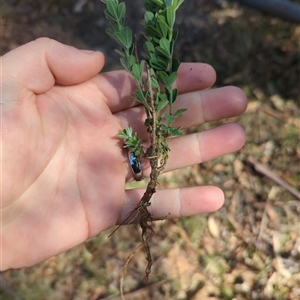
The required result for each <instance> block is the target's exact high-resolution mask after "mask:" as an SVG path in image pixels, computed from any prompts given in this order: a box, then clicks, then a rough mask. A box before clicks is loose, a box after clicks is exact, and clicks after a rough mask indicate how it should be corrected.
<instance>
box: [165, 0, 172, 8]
mask: <svg viewBox="0 0 300 300" xmlns="http://www.w3.org/2000/svg"><path fill="white" fill-rule="evenodd" d="M172 1H173V0H164V3H165V7H166V8H168V7H170V6H171V5H172Z"/></svg>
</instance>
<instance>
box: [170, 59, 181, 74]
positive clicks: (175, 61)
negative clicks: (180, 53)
mask: <svg viewBox="0 0 300 300" xmlns="http://www.w3.org/2000/svg"><path fill="white" fill-rule="evenodd" d="M179 66H180V61H179V59H178V58H173V59H172V70H171V71H172V72H177V71H178V69H179Z"/></svg>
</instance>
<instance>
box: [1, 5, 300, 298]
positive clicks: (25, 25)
mask: <svg viewBox="0 0 300 300" xmlns="http://www.w3.org/2000/svg"><path fill="white" fill-rule="evenodd" d="M125 2H127V6H128V13H129V17H128V18H127V20H128V24H129V25H130V27H131V28H132V29H133V30H134V31H135V32H136V33H137V35H138V37H139V36H141V34H140V32H141V28H140V25H139V22H137V20H139V19H140V18H141V15H142V2H143V1H129V0H128V1H125ZM294 2H296V3H299V1H294ZM1 5H2V7H1V8H2V14H1V31H2V33H1V34H2V37H1V55H3V54H4V53H6V52H7V51H9V50H11V49H13V48H15V47H17V46H19V45H21V44H24V43H26V42H28V41H31V40H34V39H36V38H38V37H42V36H47V37H51V38H54V39H56V40H58V41H61V42H63V43H66V44H70V45H73V46H76V47H79V48H85V49H97V50H101V51H103V52H104V53H106V54H107V64H106V67H105V70H112V69H117V68H119V63H118V60H117V56H116V55H114V54H113V49H114V48H115V47H116V45H115V43H114V42H113V41H111V40H110V39H109V38H108V37H107V35H106V34H105V28H106V27H107V23H106V20H105V19H104V16H103V4H102V3H101V2H100V1H98V0H97V1H96V0H77V1H75V0H73V1H72V0H50V1H42V0H10V1H9V2H8V1H6V2H5V3H1ZM177 27H178V28H179V30H180V33H179V39H178V42H177V45H176V55H177V56H178V57H179V58H180V60H181V61H202V62H206V63H210V64H211V65H213V66H214V68H215V69H216V71H217V75H218V79H217V82H216V84H215V87H218V86H223V85H236V86H239V87H240V88H242V89H243V90H244V92H245V93H246V94H247V96H248V99H249V105H248V109H247V111H246V113H245V114H243V115H242V116H241V117H238V118H232V119H228V120H223V121H222V122H221V121H220V122H215V123H210V124H205V125H203V126H201V127H200V128H193V129H192V130H190V131H189V132H192V131H196V130H205V129H208V128H211V127H214V126H216V125H219V124H222V123H224V122H232V121H234V122H238V123H240V124H241V125H243V126H244V128H245V130H246V133H247V143H246V145H245V147H244V148H243V149H242V150H240V151H239V152H236V153H233V154H230V155H226V156H224V157H222V158H219V159H215V160H213V161H210V162H206V163H203V164H201V165H196V166H193V167H189V168H186V169H184V170H180V171H176V172H172V173H169V174H166V175H164V176H163V177H162V178H161V181H160V186H161V187H175V186H193V185H200V184H201V185H202V184H214V185H217V186H219V187H221V188H222V189H223V190H224V192H225V195H226V201H225V205H224V207H223V208H222V209H220V210H219V211H218V212H216V213H214V214H208V215H202V216H194V217H190V218H183V219H180V220H170V221H159V222H156V223H155V229H156V234H155V236H154V238H153V240H152V241H151V249H152V253H153V256H154V265H153V271H152V274H151V276H150V280H149V282H148V283H145V282H143V280H142V278H143V274H144V273H143V272H144V268H145V265H146V262H145V260H144V254H143V252H142V251H140V252H139V253H137V255H136V256H135V257H134V259H133V261H132V262H131V263H130V266H129V268H128V274H127V276H126V278H125V292H126V294H127V296H126V298H127V299H129V300H130V299H158V300H160V299H178V300H179V299H189V300H202V299H210V300H217V299H218V300H219V299H220V300H221V299H228V300H231V299H239V300H242V299H257V300H263V299H268V300H277V299H282V300H285V299H286V300H288V299H299V298H300V234H299V233H300V220H299V213H300V202H299V188H300V184H299V179H300V168H299V157H300V147H299V102H300V88H299V83H300V80H299V79H300V51H299V40H300V26H299V25H296V24H292V23H288V22H285V21H282V20H280V19H277V18H274V17H271V16H267V15H264V14H261V13H259V12H257V11H254V10H250V9H247V8H245V7H242V6H239V5H237V4H233V3H231V2H228V1H223V0H222V1H221V0H220V1H217V0H216V1H209V0H197V1H185V2H184V4H183V5H182V7H181V9H180V10H179V11H178V18H177ZM224 109H226V107H224ZM187 152H188V149H187ZM142 184H143V183H142ZM297 190H298V192H297ZM297 193H298V194H297ZM108 235H109V232H104V233H102V234H101V235H99V236H98V237H95V238H93V239H91V240H89V241H87V242H86V243H84V244H82V245H80V246H78V247H76V248H74V249H72V250H70V251H67V252H65V253H62V254H60V255H58V256H56V257H53V258H51V259H49V260H48V261H46V262H44V263H41V264H39V265H37V266H34V267H32V268H26V269H20V270H9V271H6V272H4V273H3V274H2V275H1V290H0V298H1V300H8V299H30V300H31V299H32V300H35V299H36V300H42V299H62V300H64V299H91V300H98V299H115V300H116V299H119V279H120V272H121V269H122V266H123V263H124V261H125V260H126V258H127V257H128V255H129V254H130V253H131V252H132V251H133V250H134V249H135V247H136V246H137V245H138V244H139V243H140V236H139V232H138V230H137V227H136V226H134V225H130V226H123V227H121V228H120V229H119V230H118V231H117V232H116V233H115V234H114V235H113V236H112V237H110V238H108V237H107V236H108Z"/></svg>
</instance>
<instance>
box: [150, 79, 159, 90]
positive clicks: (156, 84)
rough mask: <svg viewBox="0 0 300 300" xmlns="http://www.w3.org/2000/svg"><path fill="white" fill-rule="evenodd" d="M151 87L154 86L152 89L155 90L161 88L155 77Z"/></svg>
mask: <svg viewBox="0 0 300 300" xmlns="http://www.w3.org/2000/svg"><path fill="white" fill-rule="evenodd" d="M151 85H152V88H154V89H157V88H159V83H158V81H157V79H156V78H155V76H151Z"/></svg>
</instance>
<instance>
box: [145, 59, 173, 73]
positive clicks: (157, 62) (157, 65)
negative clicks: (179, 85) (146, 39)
mask: <svg viewBox="0 0 300 300" xmlns="http://www.w3.org/2000/svg"><path fill="white" fill-rule="evenodd" d="M149 63H150V66H151V67H152V68H154V69H156V70H166V68H167V66H168V65H167V63H166V61H165V60H162V59H160V58H151V59H150V60H149Z"/></svg>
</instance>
